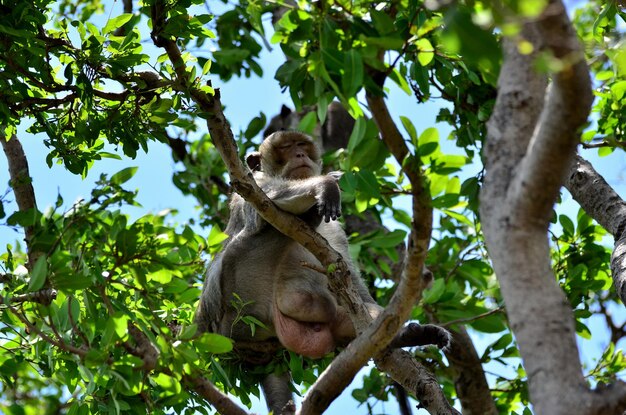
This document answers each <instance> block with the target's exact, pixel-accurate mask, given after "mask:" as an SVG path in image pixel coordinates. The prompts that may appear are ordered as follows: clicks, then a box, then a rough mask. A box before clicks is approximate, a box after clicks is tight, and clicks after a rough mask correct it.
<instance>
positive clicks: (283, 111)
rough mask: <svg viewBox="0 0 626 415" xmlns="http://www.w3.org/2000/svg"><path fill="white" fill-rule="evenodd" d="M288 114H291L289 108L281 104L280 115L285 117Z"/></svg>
mask: <svg viewBox="0 0 626 415" xmlns="http://www.w3.org/2000/svg"><path fill="white" fill-rule="evenodd" d="M289 114H291V108H289V107H288V106H286V105H285V104H283V106H282V107H281V108H280V115H281V117H286V116H287V115H289Z"/></svg>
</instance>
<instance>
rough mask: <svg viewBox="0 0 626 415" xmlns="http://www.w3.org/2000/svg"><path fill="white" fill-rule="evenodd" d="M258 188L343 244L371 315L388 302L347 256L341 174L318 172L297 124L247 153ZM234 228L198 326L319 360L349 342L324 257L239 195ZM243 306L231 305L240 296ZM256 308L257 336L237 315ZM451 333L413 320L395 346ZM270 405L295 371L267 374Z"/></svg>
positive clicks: (285, 397) (210, 280)
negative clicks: (380, 299) (372, 289)
mask: <svg viewBox="0 0 626 415" xmlns="http://www.w3.org/2000/svg"><path fill="white" fill-rule="evenodd" d="M247 162H248V165H249V166H250V168H251V169H252V170H254V171H255V172H254V178H255V180H256V182H257V183H258V184H259V186H260V187H261V189H263V191H264V192H265V193H266V194H267V195H268V197H269V198H270V199H271V200H272V201H273V202H274V203H275V204H276V205H277V206H278V207H280V208H281V209H283V210H285V211H287V212H289V213H292V214H294V215H297V216H299V217H300V218H301V219H303V220H304V221H305V222H306V223H307V224H308V225H309V226H311V227H313V228H314V229H315V230H316V231H317V232H319V233H320V234H321V235H322V236H323V237H324V238H326V240H327V241H328V242H329V244H330V245H331V246H332V247H333V248H334V249H335V250H337V251H338V252H339V253H340V254H341V255H342V256H343V258H344V259H345V260H346V262H347V263H348V265H349V267H350V275H351V278H352V283H353V284H354V286H355V287H356V289H357V290H358V292H359V294H360V295H361V298H362V299H363V302H364V303H365V304H366V307H367V308H368V310H369V312H370V314H371V315H372V317H376V316H377V315H378V314H379V312H380V310H381V307H380V306H379V305H378V304H376V302H375V301H374V300H373V299H372V297H371V296H370V294H369V292H368V290H367V288H366V287H365V284H364V283H363V282H362V281H361V279H360V277H359V272H358V271H357V269H356V267H355V266H354V264H353V263H352V261H351V260H350V255H349V252H348V240H347V238H346V234H345V232H344V231H343V229H342V228H341V226H340V224H339V223H338V222H337V220H336V219H337V218H338V217H339V216H340V215H341V193H340V189H339V185H338V183H337V182H338V178H339V175H338V174H337V173H329V174H327V175H321V173H320V172H321V162H320V154H319V149H318V148H317V146H316V145H315V143H314V142H313V140H312V139H311V138H310V137H308V136H306V135H304V134H302V133H299V132H295V131H277V132H275V133H273V134H271V135H270V136H269V137H267V138H266V139H265V141H264V142H263V143H262V144H261V146H260V148H259V152H258V153H253V155H252V156H250V157H248V158H247ZM230 209H231V212H230V219H229V222H228V225H227V227H226V233H227V234H228V235H229V238H228V240H227V241H226V243H225V244H224V247H223V250H222V251H221V252H220V253H219V254H218V255H217V256H216V257H215V259H214V260H213V261H212V262H211V264H210V265H209V268H208V270H207V273H206V279H205V282H204V288H203V292H202V297H201V298H200V304H199V307H198V311H197V314H196V322H197V324H198V326H199V329H200V330H201V331H211V332H215V333H220V334H223V335H226V336H229V337H231V338H232V339H233V340H235V342H238V341H239V342H262V341H267V340H271V339H276V338H277V339H278V340H279V341H280V343H281V344H282V346H284V347H285V348H286V349H288V350H291V351H293V352H296V353H298V354H301V355H303V356H307V357H311V358H319V357H322V356H324V355H325V354H327V353H329V352H331V351H332V350H334V349H335V348H336V347H337V346H342V345H345V344H347V343H348V342H349V341H350V340H351V339H353V338H354V337H355V330H354V327H353V325H352V322H351V321H350V319H349V317H348V315H347V313H346V311H345V310H344V309H343V308H342V307H341V306H339V305H338V304H337V301H336V300H335V297H334V296H333V295H332V293H331V292H330V290H329V288H328V280H327V277H326V275H325V274H324V273H321V272H319V271H317V270H319V269H321V268H322V265H321V264H320V263H319V261H318V260H317V259H316V258H315V256H313V255H312V254H311V253H310V252H309V251H308V250H307V249H305V248H304V247H303V246H301V245H300V244H298V243H297V242H295V241H294V240H292V239H291V238H289V237H287V236H285V235H283V234H282V233H281V232H279V231H278V230H276V229H275V228H273V227H272V226H271V225H270V224H268V223H267V222H266V221H265V220H263V219H262V218H261V216H260V215H259V214H258V213H257V212H256V210H255V209H254V208H253V207H252V206H251V205H250V204H248V203H247V202H246V201H245V200H244V199H243V198H242V197H241V196H239V195H237V194H234V195H233V197H232V200H231V204H230ZM235 294H236V295H237V296H238V297H239V298H240V299H241V302H242V303H244V304H246V305H245V307H244V309H243V310H237V309H236V307H235V306H233V301H232V300H233V299H234V295H235ZM242 312H243V315H251V316H254V317H255V318H257V319H258V320H260V321H261V322H262V323H263V324H264V325H265V328H257V329H256V330H255V333H254V335H252V331H251V329H250V327H249V326H247V325H246V324H244V323H243V322H241V321H240V319H239V316H240V315H241V314H242ZM448 336H449V334H448V332H447V331H446V330H444V329H442V328H440V327H437V326H434V325H423V326H421V325H419V324H415V323H413V324H410V325H408V326H406V327H405V328H404V330H403V331H401V333H400V334H399V335H398V336H397V337H396V338H395V339H394V341H393V342H392V346H393V347H402V346H408V345H412V346H415V345H423V344H437V345H439V346H440V347H445V346H447V345H448V342H449V337H448ZM262 387H263V392H264V394H265V396H266V400H267V403H268V407H269V408H270V410H273V411H274V413H276V414H278V413H281V411H282V410H283V408H284V407H285V405H286V404H287V403H288V402H289V400H290V399H291V398H292V395H291V391H290V388H289V376H288V375H283V376H278V375H269V376H268V377H267V378H266V379H265V380H264V381H263V382H262Z"/></svg>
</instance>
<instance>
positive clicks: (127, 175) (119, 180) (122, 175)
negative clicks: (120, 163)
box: [111, 167, 137, 184]
mask: <svg viewBox="0 0 626 415" xmlns="http://www.w3.org/2000/svg"><path fill="white" fill-rule="evenodd" d="M135 173H137V167H126V168H125V169H123V170H120V171H118V172H117V173H115V174H114V175H113V176H111V183H114V184H123V183H126V182H127V181H129V180H130V179H131V178H132V177H133V176H134V175H135Z"/></svg>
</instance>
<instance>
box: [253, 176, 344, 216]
mask: <svg viewBox="0 0 626 415" xmlns="http://www.w3.org/2000/svg"><path fill="white" fill-rule="evenodd" d="M261 187H262V188H263V190H265V192H266V194H267V196H268V197H269V198H270V199H272V201H273V202H274V203H275V204H276V205H277V206H278V207H279V208H281V209H283V210H285V211H287V212H290V213H293V214H294V215H301V214H303V213H305V212H307V211H308V210H309V209H311V208H312V207H314V206H317V211H318V214H319V215H320V216H321V217H323V218H324V220H325V221H326V222H329V221H330V220H331V219H332V220H336V219H337V218H338V217H339V216H341V193H340V190H339V185H338V184H337V179H336V178H335V177H334V176H328V175H327V176H315V177H311V178H308V179H302V180H288V179H282V178H272V179H271V180H269V181H268V182H267V183H266V185H262V186H261Z"/></svg>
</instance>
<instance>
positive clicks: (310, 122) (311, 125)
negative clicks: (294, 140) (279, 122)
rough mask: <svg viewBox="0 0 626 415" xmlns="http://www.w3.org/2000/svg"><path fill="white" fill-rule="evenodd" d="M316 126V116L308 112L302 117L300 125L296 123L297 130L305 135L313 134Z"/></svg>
mask: <svg viewBox="0 0 626 415" xmlns="http://www.w3.org/2000/svg"><path fill="white" fill-rule="evenodd" d="M316 126H317V114H316V113H315V111H311V112H309V113H308V114H307V115H305V116H304V117H302V119H301V120H300V123H298V130H300V131H302V132H304V133H307V134H313V131H315V127H316Z"/></svg>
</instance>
